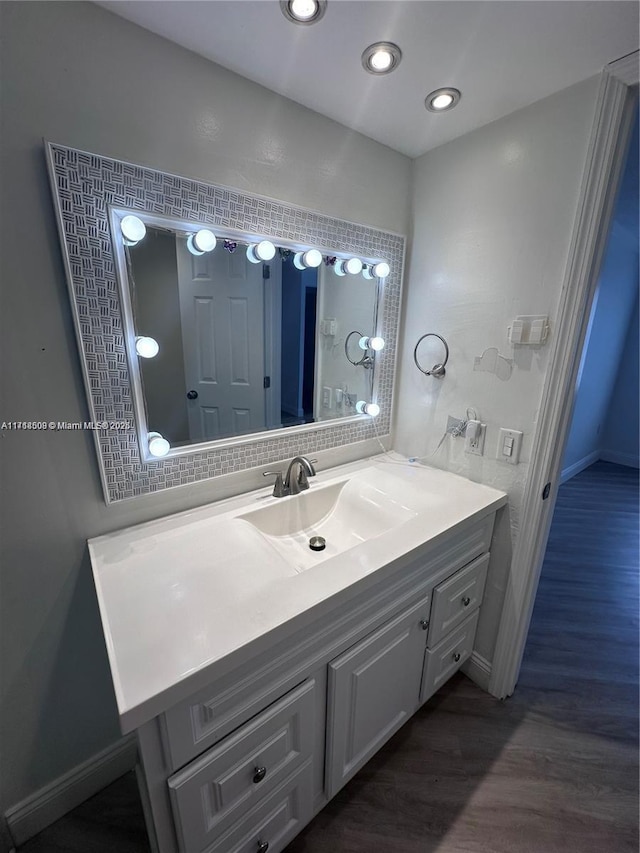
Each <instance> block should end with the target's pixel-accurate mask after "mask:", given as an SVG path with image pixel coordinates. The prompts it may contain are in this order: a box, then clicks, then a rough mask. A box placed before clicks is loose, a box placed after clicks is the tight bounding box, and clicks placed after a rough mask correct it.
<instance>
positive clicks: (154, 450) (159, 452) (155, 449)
mask: <svg viewBox="0 0 640 853" xmlns="http://www.w3.org/2000/svg"><path fill="white" fill-rule="evenodd" d="M148 440H149V445H148V447H149V453H150V454H151V456H158V457H160V456H166V455H167V453H168V452H169V451H170V450H171V445H170V444H169V442H168V441H167V439H166V438H163V437H162V436H161V435H160V433H159V432H150V433H149V436H148Z"/></svg>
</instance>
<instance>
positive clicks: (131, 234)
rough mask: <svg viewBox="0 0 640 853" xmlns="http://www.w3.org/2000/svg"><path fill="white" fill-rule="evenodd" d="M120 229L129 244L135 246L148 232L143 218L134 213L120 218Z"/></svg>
mask: <svg viewBox="0 0 640 853" xmlns="http://www.w3.org/2000/svg"><path fill="white" fill-rule="evenodd" d="M120 230H121V231H122V236H123V237H124V242H125V245H127V246H135V245H136V243H139V242H140V240H142V238H143V237H144V235H145V234H146V233H147V228H146V226H145V224H144V222H143V221H142V219H140V218H139V217H137V216H133V215H132V214H128V215H127V216H123V217H122V219H121V220H120Z"/></svg>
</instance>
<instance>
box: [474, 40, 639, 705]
mask: <svg viewBox="0 0 640 853" xmlns="http://www.w3.org/2000/svg"><path fill="white" fill-rule="evenodd" d="M639 56H640V52H638V51H635V52H634V53H632V54H629V55H628V56H626V57H623V58H622V59H619V60H617V61H616V62H613V63H611V64H610V65H608V66H606V68H605V69H604V71H603V72H602V74H601V78H600V89H599V92H598V97H597V101H596V108H595V117H594V121H593V125H592V129H591V138H590V140H589V147H588V150H587V161H586V167H585V171H584V175H583V179H582V186H581V189H580V196H579V200H578V208H577V214H576V219H575V223H574V228H573V234H572V239H571V244H570V247H569V256H568V259H567V264H566V267H565V274H564V279H563V282H562V293H561V298H560V306H559V310H558V320H557V324H556V334H555V335H554V339H553V341H552V347H553V349H552V352H551V357H550V361H549V371H548V374H547V376H548V378H547V381H546V382H545V385H544V389H543V395H542V400H541V405H540V415H539V419H538V428H537V430H536V432H535V434H534V437H533V448H532V458H533V459H535V460H536V464H535V465H534V466H532V470H531V474H530V476H529V478H528V480H527V484H526V486H525V493H524V500H523V508H522V516H521V519H522V520H521V525H520V535H519V537H518V541H517V543H516V546H515V548H514V554H513V561H512V564H511V572H510V574H509V579H508V583H507V588H506V591H505V598H504V605H503V608H502V615H501V619H500V626H499V629H498V636H497V640H496V648H495V652H494V656H493V664H492V668H491V676H490V679H489V692H490V693H492V694H493V695H494V696H497V697H498V698H500V699H504V698H506V697H507V696H510V695H511V694H512V693H513V691H514V689H515V686H516V683H517V680H518V675H519V673H520V666H521V664H522V657H523V655H524V649H525V645H526V641H527V635H528V633H529V625H530V622H531V616H532V613H533V607H534V604H535V598H536V593H537V590H538V582H539V580H540V572H541V570H542V563H543V560H544V555H545V551H546V547H547V539H548V537H549V529H550V526H551V519H552V517H553V511H554V508H555V503H556V498H557V493H558V485H559V481H560V473H561V471H560V469H561V464H562V457H563V454H564V448H565V445H566V442H567V438H568V434H569V427H570V424H571V417H572V414H573V407H574V403H575V383H576V377H577V372H578V367H579V364H580V357H581V354H582V350H583V346H584V340H585V334H586V331H587V326H588V322H589V316H590V310H591V304H592V301H593V298H594V294H595V291H596V286H597V283H598V277H599V273H600V268H601V265H602V259H603V255H604V250H605V247H606V242H607V237H608V234H609V229H610V227H611V222H612V218H613V209H614V204H615V200H616V195H617V192H618V188H619V185H620V180H621V177H622V172H623V168H624V164H625V159H626V153H627V149H628V146H629V142H630V137H631V130H632V122H633V117H634V111H635V102H636V99H637V95H636V93H635V92H634V90H633V87H634V86H637V84H638V78H639V74H638V57H639ZM547 483H550V484H551V486H550V489H551V491H550V494H549V498H548V499H546V500H545V499H543V497H542V494H543V490H544V489H545V485H546V484H547Z"/></svg>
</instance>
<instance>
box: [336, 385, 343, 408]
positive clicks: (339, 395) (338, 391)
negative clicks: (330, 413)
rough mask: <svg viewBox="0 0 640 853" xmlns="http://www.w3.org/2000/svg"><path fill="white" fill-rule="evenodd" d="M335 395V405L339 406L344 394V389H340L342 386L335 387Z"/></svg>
mask: <svg viewBox="0 0 640 853" xmlns="http://www.w3.org/2000/svg"><path fill="white" fill-rule="evenodd" d="M335 395H336V406H341V405H342V397H343V395H344V391H343V390H342V388H336V389H335Z"/></svg>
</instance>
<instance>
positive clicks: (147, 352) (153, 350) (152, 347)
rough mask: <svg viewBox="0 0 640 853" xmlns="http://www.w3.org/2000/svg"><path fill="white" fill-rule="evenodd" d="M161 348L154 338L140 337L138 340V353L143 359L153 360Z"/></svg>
mask: <svg viewBox="0 0 640 853" xmlns="http://www.w3.org/2000/svg"><path fill="white" fill-rule="evenodd" d="M159 351H160V347H159V346H158V342H157V341H156V340H155V339H154V338H149V337H145V336H144V335H139V336H138V337H137V338H136V352H137V354H138V355H139V356H140V357H141V358H153V357H154V356H156V355H158V352H159Z"/></svg>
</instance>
